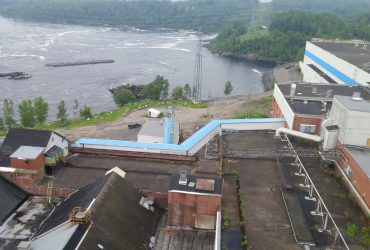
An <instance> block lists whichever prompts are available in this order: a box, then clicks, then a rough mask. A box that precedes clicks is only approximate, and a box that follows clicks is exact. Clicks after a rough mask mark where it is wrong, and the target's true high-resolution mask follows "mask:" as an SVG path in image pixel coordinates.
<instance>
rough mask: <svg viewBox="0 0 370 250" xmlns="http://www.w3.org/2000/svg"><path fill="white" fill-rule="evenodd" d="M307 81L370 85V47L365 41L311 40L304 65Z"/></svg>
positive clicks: (302, 65)
mask: <svg viewBox="0 0 370 250" xmlns="http://www.w3.org/2000/svg"><path fill="white" fill-rule="evenodd" d="M300 67H301V72H302V74H303V81H304V82H317V83H337V84H344V85H354V84H359V85H362V86H369V84H370V48H369V46H368V44H367V43H364V42H362V41H319V40H318V41H308V42H306V49H305V53H304V60H303V62H300Z"/></svg>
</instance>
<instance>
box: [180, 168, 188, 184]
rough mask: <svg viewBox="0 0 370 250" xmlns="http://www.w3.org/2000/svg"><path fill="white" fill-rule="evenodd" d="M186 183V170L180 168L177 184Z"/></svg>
mask: <svg viewBox="0 0 370 250" xmlns="http://www.w3.org/2000/svg"><path fill="white" fill-rule="evenodd" d="M186 184H188V179H187V178H186V170H180V178H179V185H184V186H186Z"/></svg>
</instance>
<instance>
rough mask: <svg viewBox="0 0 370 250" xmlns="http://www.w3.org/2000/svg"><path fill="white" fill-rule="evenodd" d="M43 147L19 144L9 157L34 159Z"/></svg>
mask: <svg viewBox="0 0 370 250" xmlns="http://www.w3.org/2000/svg"><path fill="white" fill-rule="evenodd" d="M44 149H45V148H43V147H31V146H20V147H19V148H18V149H17V150H16V151H15V152H14V153H13V154H12V155H11V156H10V158H18V159H24V160H35V159H36V158H37V157H38V156H39V155H40V154H42V153H43V152H44Z"/></svg>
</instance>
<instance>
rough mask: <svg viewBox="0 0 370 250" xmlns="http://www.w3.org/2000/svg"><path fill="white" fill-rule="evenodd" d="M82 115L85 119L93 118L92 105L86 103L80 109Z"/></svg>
mask: <svg viewBox="0 0 370 250" xmlns="http://www.w3.org/2000/svg"><path fill="white" fill-rule="evenodd" d="M80 116H81V117H82V118H85V119H90V118H92V117H93V114H92V112H91V107H89V106H86V105H85V106H84V107H83V108H82V109H80Z"/></svg>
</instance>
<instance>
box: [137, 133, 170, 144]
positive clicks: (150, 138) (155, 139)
mask: <svg viewBox="0 0 370 250" xmlns="http://www.w3.org/2000/svg"><path fill="white" fill-rule="evenodd" d="M137 141H138V142H151V143H164V138H163V137H160V136H150V135H142V134H138V135H137Z"/></svg>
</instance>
